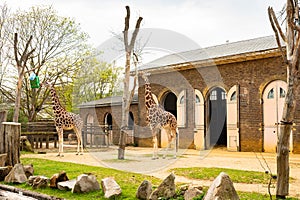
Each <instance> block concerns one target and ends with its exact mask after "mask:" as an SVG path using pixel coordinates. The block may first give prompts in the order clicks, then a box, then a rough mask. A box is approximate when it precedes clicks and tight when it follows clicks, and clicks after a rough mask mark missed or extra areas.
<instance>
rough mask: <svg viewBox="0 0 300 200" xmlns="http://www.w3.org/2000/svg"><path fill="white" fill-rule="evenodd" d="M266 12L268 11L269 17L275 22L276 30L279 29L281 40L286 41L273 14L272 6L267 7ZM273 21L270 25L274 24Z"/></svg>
mask: <svg viewBox="0 0 300 200" xmlns="http://www.w3.org/2000/svg"><path fill="white" fill-rule="evenodd" d="M268 13H269V18H272V21H273V22H274V23H275V25H276V28H277V30H278V31H279V34H280V36H281V38H282V40H283V41H284V42H286V37H285V35H284V33H283V31H282V29H281V27H280V25H279V23H278V20H277V17H276V15H275V13H274V10H273V8H272V7H269V8H268ZM270 21H271V19H270ZM274 23H271V25H272V26H274ZM273 30H274V28H273Z"/></svg>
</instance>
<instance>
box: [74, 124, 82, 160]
mask: <svg viewBox="0 0 300 200" xmlns="http://www.w3.org/2000/svg"><path fill="white" fill-rule="evenodd" d="M74 131H75V133H76V136H77V152H76V155H78V154H80V155H83V146H82V136H81V130H80V129H78V128H74ZM80 150H81V152H80Z"/></svg>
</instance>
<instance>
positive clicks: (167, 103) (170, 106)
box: [163, 92, 177, 118]
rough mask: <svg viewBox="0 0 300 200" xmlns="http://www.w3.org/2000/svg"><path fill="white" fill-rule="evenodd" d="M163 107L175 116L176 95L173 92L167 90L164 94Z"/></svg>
mask: <svg viewBox="0 0 300 200" xmlns="http://www.w3.org/2000/svg"><path fill="white" fill-rule="evenodd" d="M163 105H164V109H165V110H166V111H168V112H170V113H172V114H173V115H174V116H175V117H176V118H177V97H176V95H175V94H174V93H173V92H169V93H168V94H167V95H166V96H165V100H164V104H163Z"/></svg>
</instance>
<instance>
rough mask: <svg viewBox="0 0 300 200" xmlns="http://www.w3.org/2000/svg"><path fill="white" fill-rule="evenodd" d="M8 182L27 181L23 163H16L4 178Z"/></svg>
mask: <svg viewBox="0 0 300 200" xmlns="http://www.w3.org/2000/svg"><path fill="white" fill-rule="evenodd" d="M4 181H5V182H7V183H25V182H26V181H27V177H26V175H25V172H24V168H23V165H22V164H15V166H14V167H13V168H12V170H11V171H10V172H9V174H8V175H7V176H6V177H5V179H4Z"/></svg>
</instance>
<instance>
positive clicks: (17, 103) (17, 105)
mask: <svg viewBox="0 0 300 200" xmlns="http://www.w3.org/2000/svg"><path fill="white" fill-rule="evenodd" d="M20 73H21V72H19V74H20ZM22 82H23V76H20V75H19V79H18V83H17V88H16V100H15V111H14V116H13V122H18V121H19V114H20V106H21V90H22Z"/></svg>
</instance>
